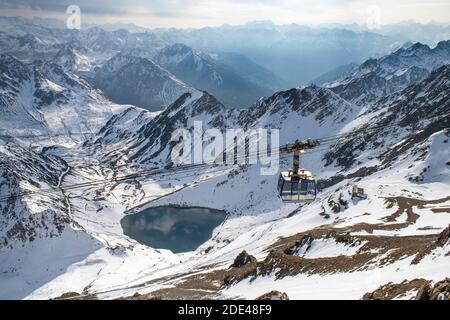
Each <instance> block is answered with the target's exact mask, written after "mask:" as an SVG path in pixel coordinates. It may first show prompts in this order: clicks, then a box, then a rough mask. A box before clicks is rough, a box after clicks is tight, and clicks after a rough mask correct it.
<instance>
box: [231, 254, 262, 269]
mask: <svg viewBox="0 0 450 320" xmlns="http://www.w3.org/2000/svg"><path fill="white" fill-rule="evenodd" d="M250 262H256V258H255V257H254V256H252V255H249V254H248V253H247V251H245V250H244V251H242V252H241V253H240V254H239V255H238V256H237V257H236V259H234V262H233V264H232V265H231V266H230V268H242V267H243V266H245V265H247V264H249V263H250Z"/></svg>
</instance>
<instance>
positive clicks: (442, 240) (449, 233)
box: [411, 225, 450, 264]
mask: <svg viewBox="0 0 450 320" xmlns="http://www.w3.org/2000/svg"><path fill="white" fill-rule="evenodd" d="M448 243H450V225H449V226H448V227H447V228H445V229H444V231H442V232H441V234H440V235H439V238H438V239H437V240H436V241H435V242H434V243H433V244H431V245H430V246H429V247H428V248H427V249H426V250H425V251H423V252H421V253H420V254H418V255H417V256H416V257H415V258H414V260H413V261H412V262H411V264H418V263H419V262H420V261H421V260H422V259H423V258H424V257H425V256H426V255H428V254H430V253H431V252H432V251H433V250H434V249H436V248H439V247H444V246H445V245H446V244H448Z"/></svg>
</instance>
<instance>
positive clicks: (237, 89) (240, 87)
mask: <svg viewBox="0 0 450 320" xmlns="http://www.w3.org/2000/svg"><path fill="white" fill-rule="evenodd" d="M154 61H155V62H156V63H157V64H159V65H160V66H162V67H163V68H165V69H167V70H169V71H170V72H171V73H173V74H174V75H175V76H177V77H178V78H179V79H181V80H183V81H184V82H186V83H188V84H189V85H191V86H192V87H194V88H196V89H198V90H205V91H208V92H210V93H211V94H212V95H214V96H215V97H217V99H219V100H220V101H222V103H224V104H225V105H226V106H227V107H241V108H242V107H246V106H248V105H250V104H251V103H253V102H254V101H255V100H257V99H258V98H260V97H262V96H265V95H269V94H272V93H273V90H272V89H271V88H272V87H269V86H263V85H261V84H258V83H256V82H254V81H253V80H250V79H249V78H248V77H247V78H246V77H245V76H241V74H239V73H238V72H236V71H235V70H234V69H233V68H231V67H229V66H228V65H227V64H224V63H218V61H217V60H215V59H213V58H212V57H210V56H209V55H208V54H205V53H199V52H196V51H194V50H193V49H192V48H190V47H188V46H186V45H184V44H180V43H178V44H173V45H169V46H167V47H165V48H163V49H162V50H160V51H159V52H158V54H157V55H156V56H155V58H154ZM241 72H242V73H245V72H244V71H243V70H242V71H241ZM266 85H267V84H266ZM275 86H276V84H274V87H275Z"/></svg>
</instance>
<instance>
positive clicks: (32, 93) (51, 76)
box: [0, 55, 123, 140]
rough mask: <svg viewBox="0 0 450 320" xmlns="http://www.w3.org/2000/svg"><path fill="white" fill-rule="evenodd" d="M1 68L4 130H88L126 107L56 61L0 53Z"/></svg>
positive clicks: (26, 132)
mask: <svg viewBox="0 0 450 320" xmlns="http://www.w3.org/2000/svg"><path fill="white" fill-rule="evenodd" d="M0 68H1V70H2V72H1V75H0V83H1V88H0V90H1V93H2V98H1V100H0V114H1V117H0V123H1V130H2V131H0V132H2V134H8V135H30V134H31V135H34V134H50V133H51V134H53V135H66V137H70V135H71V134H72V133H74V134H75V135H79V134H80V133H87V134H89V132H96V131H97V130H98V129H99V128H100V127H101V126H103V125H104V123H105V122H106V121H107V120H108V119H109V118H110V117H111V116H112V115H113V114H114V113H115V112H119V111H120V110H122V109H123V107H121V106H117V105H114V104H112V103H111V102H110V101H109V100H107V99H106V98H105V97H104V96H103V94H102V93H101V92H99V91H97V90H95V89H93V88H92V87H91V86H90V85H89V84H88V83H87V82H86V81H84V80H83V79H81V78H80V77H78V76H76V75H74V74H72V73H68V72H66V71H64V70H63V69H62V68H61V67H59V66H58V65H56V64H50V63H42V62H36V63H34V64H24V63H22V62H20V61H18V60H17V59H15V58H13V57H12V56H10V55H1V56H0ZM74 138H75V139H77V137H76V136H74ZM78 139H81V140H82V139H84V138H83V136H81V137H78Z"/></svg>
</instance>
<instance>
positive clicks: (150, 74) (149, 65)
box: [93, 53, 193, 110]
mask: <svg viewBox="0 0 450 320" xmlns="http://www.w3.org/2000/svg"><path fill="white" fill-rule="evenodd" d="M93 82H94V84H95V85H96V86H97V87H99V88H100V89H102V90H103V91H104V92H105V94H106V95H107V96H108V97H109V98H110V99H111V100H113V101H115V102H117V103H122V104H133V105H136V106H139V107H143V108H148V109H149V110H159V109H160V108H161V107H164V106H167V105H169V104H171V103H172V102H174V101H175V100H176V99H177V98H178V97H179V96H181V95H182V94H183V93H186V92H191V91H192V90H193V89H192V88H191V87H189V86H188V85H186V84H185V83H184V82H182V81H180V80H179V79H177V78H176V77H175V76H173V75H172V74H171V73H170V72H168V71H167V70H165V69H163V68H161V67H160V66H158V65H156V64H155V63H153V62H152V61H151V60H149V59H147V58H142V57H138V56H134V55H128V54H123V53H119V54H117V55H115V56H114V57H113V58H111V59H110V60H108V61H107V62H106V63H105V64H104V65H103V66H102V67H101V68H99V69H98V70H97V71H96V73H95V77H94V80H93Z"/></svg>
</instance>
